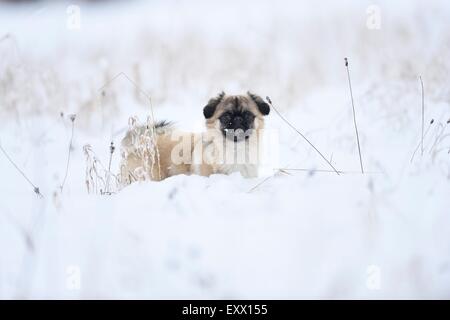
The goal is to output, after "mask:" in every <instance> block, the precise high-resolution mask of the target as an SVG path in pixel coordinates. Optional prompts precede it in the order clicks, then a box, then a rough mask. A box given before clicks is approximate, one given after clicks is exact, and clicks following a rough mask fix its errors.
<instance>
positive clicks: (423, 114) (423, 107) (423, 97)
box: [419, 76, 425, 156]
mask: <svg viewBox="0 0 450 320" xmlns="http://www.w3.org/2000/svg"><path fill="white" fill-rule="evenodd" d="M419 80H420V86H421V88H422V142H421V153H422V156H423V136H424V127H425V92H424V89H423V81H422V76H419Z"/></svg>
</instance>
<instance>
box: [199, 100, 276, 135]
mask: <svg viewBox="0 0 450 320" xmlns="http://www.w3.org/2000/svg"><path fill="white" fill-rule="evenodd" d="M269 112H270V107H269V105H268V104H267V103H266V102H264V100H263V99H262V98H261V97H259V96H257V95H255V94H252V93H250V92H248V93H247V94H246V95H236V96H228V95H226V94H225V93H224V92H222V93H220V94H219V95H218V96H217V97H215V98H212V99H210V100H209V102H208V104H207V105H206V106H205V107H204V108H203V115H204V116H205V118H206V127H207V128H208V129H218V130H220V131H221V132H222V134H223V136H224V137H226V138H227V139H231V140H233V141H235V142H239V141H242V140H245V139H248V138H249V137H250V136H251V135H252V134H253V133H254V131H255V130H257V129H262V128H263V127H264V116H266V115H268V114H269Z"/></svg>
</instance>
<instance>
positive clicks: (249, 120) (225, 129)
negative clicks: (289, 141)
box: [120, 92, 270, 185]
mask: <svg viewBox="0 0 450 320" xmlns="http://www.w3.org/2000/svg"><path fill="white" fill-rule="evenodd" d="M269 112H270V106H269V105H268V104H267V103H266V102H265V101H264V100H263V99H262V98H261V97H259V96H257V95H255V94H252V93H250V92H248V93H247V94H246V95H226V94H225V93H224V92H222V93H220V94H219V95H218V96H217V97H214V98H212V99H210V100H209V101H208V104H207V105H206V106H205V107H204V108H203V115H204V117H205V119H206V131H204V132H202V133H190V132H182V131H179V130H177V129H176V128H174V126H173V125H172V124H171V123H169V122H166V121H163V122H159V123H156V124H154V125H144V126H132V128H130V129H129V130H128V132H127V134H126V135H125V137H124V138H123V140H122V162H121V169H120V170H121V172H120V177H121V181H122V184H124V185H126V184H129V183H131V182H133V181H136V180H146V179H151V180H156V181H159V180H163V179H165V178H167V177H170V176H173V175H177V174H187V175H189V174H198V175H202V176H209V175H211V174H230V173H232V172H240V173H241V175H242V176H244V177H249V178H250V177H257V176H258V167H259V165H260V162H261V153H262V146H261V142H260V141H261V134H262V131H263V129H264V117H265V116H266V115H268V114H269Z"/></svg>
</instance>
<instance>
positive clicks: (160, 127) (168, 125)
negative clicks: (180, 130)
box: [153, 120, 173, 134]
mask: <svg viewBox="0 0 450 320" xmlns="http://www.w3.org/2000/svg"><path fill="white" fill-rule="evenodd" d="M153 127H154V128H155V133H156V134H164V133H167V131H170V130H172V129H173V122H172V121H167V120H161V121H157V122H156V123H155V124H154V126H153Z"/></svg>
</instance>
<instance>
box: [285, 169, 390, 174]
mask: <svg viewBox="0 0 450 320" xmlns="http://www.w3.org/2000/svg"><path fill="white" fill-rule="evenodd" d="M279 170H284V171H305V172H311V173H314V172H326V173H334V171H333V170H326V169H308V168H280V169H279ZM339 173H340V174H362V173H361V171H342V170H339ZM381 173H382V172H377V171H366V172H364V174H381Z"/></svg>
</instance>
